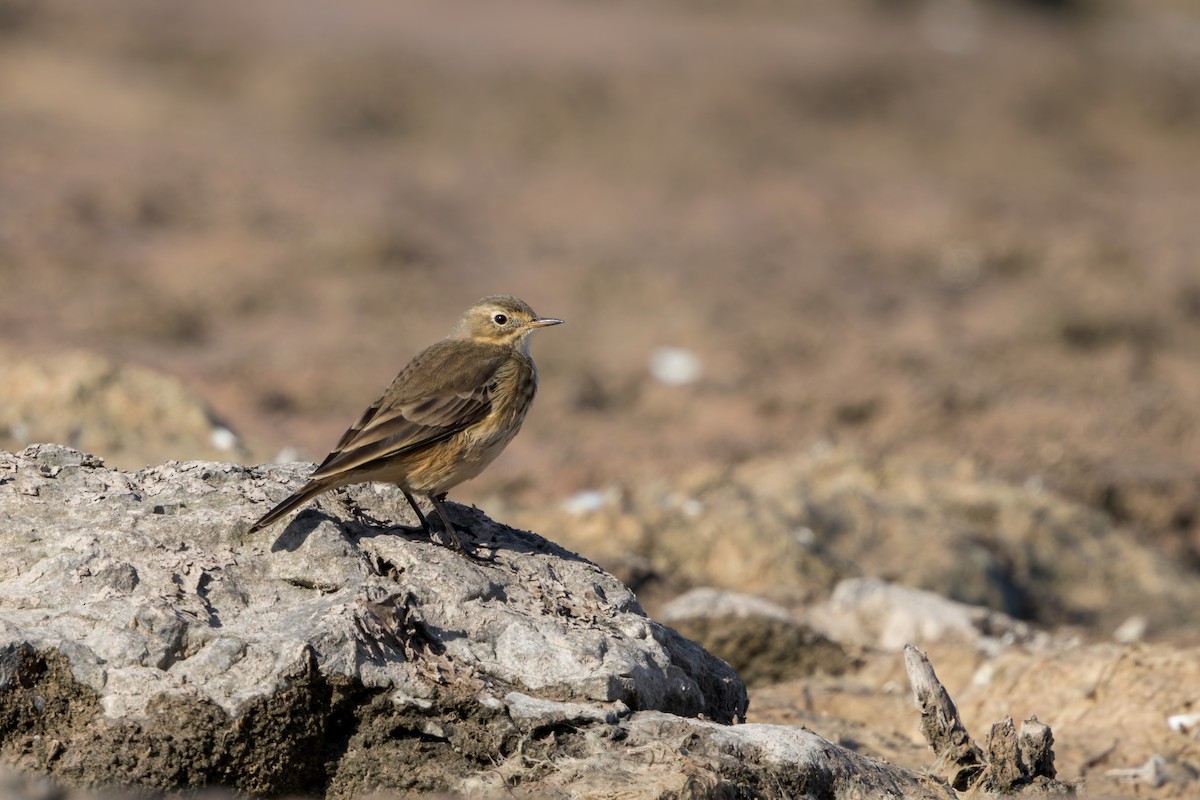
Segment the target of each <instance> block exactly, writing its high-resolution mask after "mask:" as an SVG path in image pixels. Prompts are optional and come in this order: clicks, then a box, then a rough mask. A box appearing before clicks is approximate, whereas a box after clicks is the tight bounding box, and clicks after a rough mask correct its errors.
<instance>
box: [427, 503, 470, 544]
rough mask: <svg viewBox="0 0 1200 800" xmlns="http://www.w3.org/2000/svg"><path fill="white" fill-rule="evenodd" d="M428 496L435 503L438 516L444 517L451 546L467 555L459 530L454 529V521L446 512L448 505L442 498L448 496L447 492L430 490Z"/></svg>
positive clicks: (443, 523) (444, 524) (443, 520)
mask: <svg viewBox="0 0 1200 800" xmlns="http://www.w3.org/2000/svg"><path fill="white" fill-rule="evenodd" d="M426 496H427V497H428V498H429V502H431V503H433V507H434V508H435V509H437V513H438V516H439V517H441V518H442V525H443V526H445V529H446V538H447V540H449V542H450V546H451V547H453V548H454V549H455V550H457V551H458V552H460V553H463V554H464V555H465V554H466V550H464V549H463V546H462V542H461V541H460V540H459V538H458V531H456V530H455V529H454V523H453V522H451V521H450V517H449V516H448V515H447V514H446V507H445V506H444V505H442V500H444V499H445V498H446V493H445V492H442V493H441V494H440V495H436V494H434V493H433V492H430V493H429V494H428V495H426Z"/></svg>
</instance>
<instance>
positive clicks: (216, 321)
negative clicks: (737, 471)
mask: <svg viewBox="0 0 1200 800" xmlns="http://www.w3.org/2000/svg"><path fill="white" fill-rule="evenodd" d="M1198 23H1200V18H1198V17H1197V12H1196V10H1195V8H1194V6H1193V4H1191V3H1188V2H1182V0H1178V1H1174V0H1155V1H1154V2H1135V0H1076V1H1075V2H1059V3H1050V2H1043V3H1035V2H1026V3H1019V2H994V3H988V4H974V3H966V2H957V1H956V0H927V1H922V0H905V2H894V3H884V2H872V1H871V0H854V1H853V2H844V1H843V2H832V1H828V2H819V1H818V2H810V3H802V4H786V3H773V2H767V0H762V2H753V3H749V4H736V8H735V7H733V6H729V7H725V6H718V5H714V4H699V5H695V4H686V3H676V2H662V3H658V4H645V3H635V2H613V3H606V4H575V3H560V2H549V1H548V0H512V1H511V2H508V3H505V4H503V5H489V4H487V3H484V2H470V3H465V4H455V5H454V6H453V7H450V8H445V7H443V5H442V4H439V3H435V2H417V3H405V4H401V5H393V4H387V3H378V2H372V0H354V1H353V2H342V3H338V4H325V5H319V6H318V5H313V4H295V3H290V2H284V0H264V2H259V3H254V4H236V3H204V4H182V5H181V4H174V5H172V6H171V7H170V8H169V9H168V8H167V7H164V6H161V5H160V4H157V3H153V2H150V1H149V0H133V1H132V2H131V1H129V0H126V2H120V3H118V2H115V0H98V1H97V2H90V3H86V4H84V3H72V2H68V0H51V1H50V2H33V1H32V0H0V175H2V176H3V181H2V182H0V349H2V350H3V351H4V352H7V353H9V354H18V355H20V356H23V357H28V356H34V357H36V358H44V359H47V360H53V359H54V358H56V357H58V355H59V354H60V353H62V352H64V351H74V350H81V349H82V350H87V351H91V352H93V353H98V354H101V355H103V356H106V357H107V358H109V359H112V360H113V362H115V363H132V364H136V365H140V366H146V367H151V368H154V369H156V370H159V371H161V372H164V373H167V374H170V375H173V376H176V377H178V378H179V379H180V380H181V381H183V383H184V384H185V385H186V386H187V387H188V388H189V389H190V390H191V391H192V392H193V393H195V394H196V395H198V396H199V397H201V398H202V399H203V400H204V401H205V402H206V403H207V404H208V406H209V407H210V408H211V409H212V410H213V412H214V413H215V414H216V415H217V416H218V417H219V418H220V420H221V421H223V422H224V423H225V424H228V425H229V426H230V427H231V428H232V429H234V430H235V431H237V432H238V433H239V434H240V435H241V436H242V437H243V442H244V446H245V451H244V452H241V453H239V454H237V455H236V457H238V458H241V459H247V460H256V461H269V460H272V459H274V458H275V457H276V456H277V455H278V454H280V453H281V452H282V453H286V454H287V455H288V456H289V457H299V458H309V459H315V458H319V457H320V456H322V455H323V454H324V453H325V452H326V450H327V449H328V448H329V447H330V446H331V445H332V444H333V443H334V442H335V441H336V439H337V437H338V435H339V434H340V433H341V431H342V430H343V429H344V427H345V426H346V425H347V424H348V423H349V422H350V421H352V420H353V419H354V418H355V417H356V416H357V414H358V413H359V412H360V411H361V409H362V408H363V407H364V406H365V405H366V404H367V403H368V402H370V401H371V400H373V399H374V398H375V396H376V395H377V393H378V392H379V391H380V390H381V389H382V387H383V386H384V385H385V384H386V383H387V381H389V380H390V379H391V377H392V375H393V374H394V373H395V371H396V370H397V368H398V367H399V366H401V365H402V364H403V363H404V362H405V361H406V360H407V358H408V357H409V356H411V355H412V354H413V353H414V352H415V351H416V350H418V349H420V348H421V347H423V346H425V345H426V344H429V343H430V342H432V341H433V340H434V339H436V338H438V337H440V336H441V335H443V334H444V333H445V332H446V331H447V330H448V328H449V326H450V324H451V323H452V322H453V320H454V319H455V318H456V316H457V315H458V313H459V312H460V311H461V310H462V309H463V308H465V307H466V305H467V304H469V303H470V302H471V301H472V300H474V299H476V298H477V297H479V296H482V295H485V294H489V293H493V292H499V291H504V292H511V293H514V294H517V295H520V296H522V297H524V298H525V299H526V300H528V301H529V302H530V303H531V304H532V305H533V307H534V308H535V309H537V310H538V311H539V312H540V313H542V314H546V315H553V316H558V317H562V318H564V319H566V320H567V322H568V324H567V325H565V326H562V327H560V328H554V329H551V330H548V331H545V332H542V333H539V334H538V336H537V338H536V341H535V342H534V353H535V356H536V357H537V360H538V363H539V366H540V370H541V376H542V389H541V392H540V395H539V397H538V401H537V403H536V405H535V408H534V409H533V412H532V414H531V416H530V418H529V420H528V422H527V424H526V427H525V430H524V431H523V432H522V434H521V436H519V437H518V438H517V440H516V441H515V442H514V443H513V444H512V445H511V446H510V448H509V450H508V452H507V453H506V454H505V455H504V456H503V457H502V459H501V460H500V461H499V462H497V464H496V465H495V466H494V467H493V468H492V469H491V470H490V471H489V472H487V473H485V474H484V475H483V476H482V477H481V478H479V479H478V480H477V481H475V482H473V483H472V484H469V485H467V486H464V487H462V488H461V489H459V490H458V491H456V492H455V493H454V499H457V500H459V501H461V502H479V503H480V504H481V505H483V504H484V502H485V500H486V501H487V503H488V506H487V507H488V508H489V509H491V508H494V507H495V504H496V503H497V502H503V503H508V504H511V506H512V507H514V508H519V509H526V510H527V511H528V510H531V509H532V510H533V512H530V513H534V512H536V510H537V509H539V508H542V507H549V506H551V505H556V504H558V503H560V502H561V501H562V500H563V499H564V498H567V497H569V496H571V495H573V494H574V493H576V492H579V491H581V490H590V489H603V488H605V487H608V486H610V485H614V484H619V485H625V486H629V485H637V484H638V483H639V482H641V481H644V480H648V479H654V480H670V479H671V478H672V477H673V476H676V475H680V474H682V473H684V472H686V471H688V470H690V469H693V468H694V467H695V466H696V465H697V464H707V465H713V466H714V467H715V468H718V469H719V468H725V467H731V466H734V465H737V464H740V463H743V462H746V461H747V460H750V459H758V458H761V457H771V456H788V455H790V454H794V453H797V452H802V451H807V450H809V449H811V448H813V447H818V446H826V445H828V444H831V443H832V444H834V445H836V446H838V447H849V448H854V449H856V450H857V451H858V452H862V453H866V454H868V455H869V456H871V457H903V458H906V459H912V460H914V461H923V462H926V463H931V464H937V465H943V466H945V467H953V466H954V465H965V467H964V468H965V469H968V470H974V471H980V472H982V473H986V474H987V475H989V476H994V477H995V478H996V479H997V480H1002V481H1006V482H1007V483H1009V484H1011V485H1013V486H1025V487H1029V488H1031V489H1036V490H1038V491H1047V492H1051V493H1054V494H1056V495H1061V496H1062V497H1064V498H1066V499H1067V500H1069V501H1074V502H1076V503H1078V504H1080V505H1082V506H1084V507H1088V508H1090V509H1093V510H1095V511H1096V512H1098V513H1100V514H1103V515H1105V516H1106V517H1107V519H1108V520H1109V521H1110V522H1111V523H1112V525H1113V526H1114V527H1115V528H1116V529H1117V530H1119V531H1120V532H1121V535H1124V536H1127V537H1131V538H1133V539H1136V540H1137V541H1139V542H1142V543H1145V544H1148V545H1149V546H1150V547H1151V548H1152V549H1153V550H1155V551H1157V552H1158V553H1159V554H1161V555H1165V556H1166V557H1168V558H1169V559H1171V560H1173V561H1175V562H1176V564H1177V565H1179V566H1180V567H1181V568H1183V569H1185V570H1190V571H1191V573H1192V574H1194V573H1195V571H1196V570H1200V533H1198V525H1200V447H1197V442H1198V437H1200V347H1198V343H1200V268H1198V265H1197V263H1196V253H1197V252H1200V225H1197V224H1196V221H1197V219H1200V33H1198V31H1200V24H1198ZM664 346H674V347H682V348H686V349H688V350H690V351H692V352H693V353H694V354H696V355H697V356H698V358H699V359H700V363H701V365H702V370H703V371H702V374H701V376H700V378H699V379H698V380H697V381H696V382H694V383H691V384H688V385H686V386H682V387H680V386H669V385H665V384H662V383H660V382H658V381H656V380H655V379H654V378H653V377H652V375H651V373H650V371H649V369H648V364H649V361H650V358H651V355H652V354H653V353H654V352H655V350H656V349H658V348H660V347H664ZM6 426H7V430H6V429H5V428H6ZM26 428H27V426H26V425H24V424H22V425H20V426H16V425H13V424H12V423H11V421H10V420H0V434H3V436H2V437H0V438H2V439H3V444H4V446H15V445H17V444H22V443H23V442H19V441H18V440H19V439H20V438H22V437H21V435H20V434H21V433H22V432H23V431H25V430H26ZM68 433H69V431H68ZM64 435H65V434H64ZM168 440H169V441H171V442H173V444H172V445H171V446H172V447H173V448H177V452H174V453H173V455H174V456H175V457H177V458H189V457H211V452H209V451H208V450H207V449H206V448H208V447H209V445H210V443H209V442H207V441H199V440H198V441H197V443H196V444H195V445H194V446H192V447H190V446H188V445H187V444H186V443H183V442H178V441H176V440H174V439H170V438H169V437H168ZM100 455H102V456H105V457H106V458H107V459H108V460H109V462H110V463H112V464H114V465H118V466H123V467H139V466H142V465H143V464H145V463H147V462H149V461H157V460H160V455H159V453H158V452H157V451H155V452H153V453H149V454H148V451H140V450H139V449H138V447H137V443H136V441H134V442H131V443H127V444H125V445H120V446H117V445H114V447H113V450H112V451H110V452H102V453H100ZM543 532H546V533H549V532H547V531H543ZM880 546H884V545H880ZM893 546H898V547H903V548H905V549H907V550H912V549H913V548H919V546H920V545H919V543H914V542H911V541H910V542H903V543H893ZM883 557H884V558H886V556H883ZM1063 557H1064V558H1068V557H1070V553H1064V555H1063ZM1131 611H1136V609H1131ZM1084 633H1085V634H1087V635H1090V636H1106V635H1107V634H1108V633H1109V630H1108V629H1105V630H1090V631H1089V630H1085V631H1084ZM1171 637H1172V638H1171V639H1170V640H1169V641H1167V642H1165V643H1164V646H1168V647H1170V646H1173V645H1174V644H1175V643H1179V644H1189V643H1194V642H1191V641H1189V637H1188V635H1187V634H1186V632H1184V633H1180V632H1173V633H1172V634H1171ZM1193 638H1194V637H1193ZM897 658H898V657H897ZM936 663H937V661H936V660H935V665H936ZM897 664H898V661H897ZM1188 677H1189V678H1190V680H1192V681H1193V685H1194V681H1195V679H1196V676H1195V673H1194V672H1193V673H1191V674H1190V675H1189V676H1188ZM1194 701H1195V700H1194V698H1193V701H1192V702H1194ZM784 705H786V704H784ZM1166 710H1167V711H1169V712H1170V713H1174V712H1175V711H1176V709H1174V708H1172V709H1166ZM1179 710H1182V709H1179ZM1030 711H1031V712H1033V713H1036V712H1037V709H1036V708H1031V709H1030ZM991 721H993V720H991V719H989V720H988V721H987V722H988V723H989V724H990V722H991ZM981 724H982V723H981ZM1155 724H1158V725H1161V724H1162V723H1161V719H1158V721H1157V722H1156V723H1155ZM818 730H819V728H818ZM1073 746H1075V747H1080V745H1079V744H1078V742H1077V743H1076V744H1075V745H1073ZM1092 750H1093V751H1094V752H1101V751H1102V750H1103V748H1102V747H1101V746H1100V745H1099V744H1097V745H1096V747H1095V748H1092ZM1139 752H1140V751H1139ZM1073 763H1076V764H1087V763H1091V762H1089V761H1088V758H1087V757H1085V756H1081V757H1080V758H1079V759H1077V760H1076V762H1073ZM1122 766H1128V764H1123V765H1122ZM1080 769H1081V770H1082V769H1083V767H1080Z"/></svg>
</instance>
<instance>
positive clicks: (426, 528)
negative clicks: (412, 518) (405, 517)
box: [400, 487, 430, 533]
mask: <svg viewBox="0 0 1200 800" xmlns="http://www.w3.org/2000/svg"><path fill="white" fill-rule="evenodd" d="M400 491H402V492H404V498H405V499H406V500H408V504H409V505H410V506H412V510H413V511H415V512H417V519H419V520H421V530H423V531H425V532H426V533H429V532H430V528H429V520H427V519H425V515H424V514H422V513H421V508H420V506H418V505H417V501H416V500H414V499H413V496H412V493H411V492H410V491H408V489H405V488H403V487H401V489H400Z"/></svg>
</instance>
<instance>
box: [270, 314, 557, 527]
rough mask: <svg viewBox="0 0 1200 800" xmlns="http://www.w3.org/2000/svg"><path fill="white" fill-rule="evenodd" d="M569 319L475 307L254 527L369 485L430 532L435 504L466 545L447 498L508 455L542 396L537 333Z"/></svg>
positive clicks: (421, 355)
mask: <svg viewBox="0 0 1200 800" xmlns="http://www.w3.org/2000/svg"><path fill="white" fill-rule="evenodd" d="M561 322H562V320H561V319H549V318H546V317H539V316H538V315H537V314H535V313H533V309H532V308H530V307H529V306H528V305H527V304H526V303H525V302H524V301H521V300H518V299H517V298H515V297H512V296H510V295H493V296H491V297H485V298H483V299H482V300H480V301H478V302H477V303H475V305H473V306H471V307H470V308H469V309H467V311H466V313H465V314H463V315H462V318H461V319H459V321H458V324H456V325H455V326H454V330H452V331H451V332H450V335H449V336H447V337H446V338H445V339H442V340H441V341H440V342H438V343H437V344H435V345H432V346H431V347H428V348H426V349H425V350H422V351H421V352H420V353H418V354H417V355H416V357H414V358H413V360H412V361H410V362H409V363H408V366H406V367H405V368H404V369H402V370H400V374H399V375H397V376H396V378H395V379H394V380H393V381H392V384H391V385H390V386H389V387H388V388H387V391H385V392H384V393H383V396H382V397H380V398H379V399H378V400H376V401H375V402H374V403H373V404H372V405H371V407H370V408H368V409H367V410H366V411H365V412H363V415H362V417H360V418H359V420H358V422H356V423H354V424H353V425H351V426H350V430H348V431H346V433H345V434H343V435H342V439H341V441H339V442H338V443H337V447H335V448H334V449H333V452H332V453H330V454H329V455H328V456H326V457H325V460H324V461H322V462H321V464H320V466H318V467H317V469H316V471H315V472H313V473H312V475H310V476H309V478H308V483H306V484H305V485H304V486H303V487H302V488H301V489H300V490H299V491H297V492H295V493H294V494H293V495H292V496H291V497H289V498H288V499H286V500H284V501H283V502H282V503H280V504H279V505H277V506H276V507H275V508H273V509H271V510H270V511H269V512H267V514H266V515H265V516H264V517H263V518H262V519H260V520H259V521H258V522H256V523H254V526H253V527H251V528H250V532H251V533H253V532H254V531H257V530H259V529H260V528H263V527H266V526H267V525H270V524H271V523H272V522H274V521H275V520H277V519H279V518H280V517H282V516H283V515H284V514H287V513H288V512H289V511H292V510H293V509H295V508H297V507H298V506H300V505H302V504H304V503H306V502H307V501H309V500H311V499H312V498H313V497H316V496H317V495H319V494H321V493H322V492H326V491H328V490H330V489H336V488H337V487H339V486H345V485H347V484H351V483H362V482H364V481H384V482H387V483H394V484H396V485H397V486H399V487H400V489H401V490H402V491H403V492H404V496H405V497H406V498H408V502H409V504H410V505H412V507H413V510H414V511H416V512H417V518H418V519H419V520H420V521H421V526H422V528H423V529H424V530H425V531H426V532H429V531H430V528H429V521H428V520H427V519H426V518H425V515H424V514H422V513H421V509H420V508H419V507H418V506H417V502H416V500H415V499H413V494H414V493H416V494H421V495H424V496H425V497H427V498H429V501H430V502H431V503H432V504H433V507H434V508H435V509H436V510H437V512H438V516H439V517H441V520H442V524H443V526H444V527H445V531H446V536H447V537H448V540H449V541H450V542H451V543H452V544H453V545H454V546H455V547H456V548H457V549H461V547H462V546H461V544H460V543H459V541H458V537H457V535H456V534H455V532H454V526H453V525H451V523H450V519H449V517H447V516H446V509H445V507H444V506H443V505H442V500H443V499H444V498H445V497H446V492H448V491H449V490H450V489H452V488H454V487H455V486H457V485H458V484H460V483H462V482H463V481H466V480H470V479H471V478H474V477H475V476H476V475H478V474H479V473H480V472H482V471H483V469H484V468H485V467H486V466H487V465H488V464H490V463H492V461H493V460H494V459H495V458H496V456H498V455H500V451H501V450H503V449H504V448H505V446H506V445H507V444H508V443H509V442H510V441H512V438H513V437H514V436H516V435H517V431H518V430H520V428H521V423H522V422H523V421H524V419H525V412H527V411H528V410H529V405H530V403H532V402H533V395H534V392H536V391H537V369H536V368H535V367H534V365H533V359H532V358H531V357H530V355H529V335H530V334H531V333H533V332H534V331H535V330H537V329H538V328H544V327H546V326H547V325H558V324H559V323H561Z"/></svg>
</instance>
